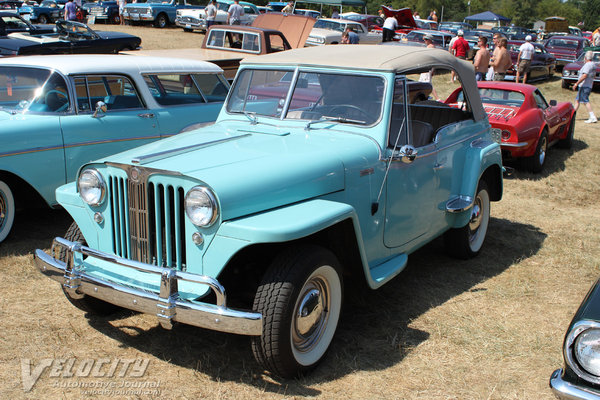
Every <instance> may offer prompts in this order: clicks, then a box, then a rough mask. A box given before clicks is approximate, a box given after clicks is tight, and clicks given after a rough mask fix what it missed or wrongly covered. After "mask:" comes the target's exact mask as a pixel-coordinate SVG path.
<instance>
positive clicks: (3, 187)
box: [0, 181, 15, 243]
mask: <svg viewBox="0 0 600 400" xmlns="http://www.w3.org/2000/svg"><path fill="white" fill-rule="evenodd" d="M14 221H15V198H14V196H13V193H12V191H11V190H10V187H9V186H8V184H6V183H5V182H4V181H0V243H1V242H2V241H3V240H4V239H6V237H7V236H8V234H9V233H10V230H11V229H12V226H13V223H14Z"/></svg>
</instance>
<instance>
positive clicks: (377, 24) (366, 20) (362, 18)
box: [340, 12, 384, 31]
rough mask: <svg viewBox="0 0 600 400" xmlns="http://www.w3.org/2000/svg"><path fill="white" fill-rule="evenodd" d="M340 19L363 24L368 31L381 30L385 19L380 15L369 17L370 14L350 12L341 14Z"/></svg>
mask: <svg viewBox="0 0 600 400" xmlns="http://www.w3.org/2000/svg"><path fill="white" fill-rule="evenodd" d="M340 18H342V19H346V20H350V21H355V22H359V23H361V24H363V25H364V26H365V27H366V28H367V30H369V31H370V30H371V29H373V28H381V27H383V21H384V20H383V18H381V17H380V16H378V15H369V14H358V13H355V12H348V13H343V14H340Z"/></svg>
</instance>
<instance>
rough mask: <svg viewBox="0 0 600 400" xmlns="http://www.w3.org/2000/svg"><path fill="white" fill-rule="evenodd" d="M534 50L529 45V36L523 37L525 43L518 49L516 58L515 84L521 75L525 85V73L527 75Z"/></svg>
mask: <svg viewBox="0 0 600 400" xmlns="http://www.w3.org/2000/svg"><path fill="white" fill-rule="evenodd" d="M534 52H535V48H534V47H533V45H532V44H531V35H527V36H526V37H525V43H523V44H522V45H521V47H519V56H518V57H517V76H516V78H515V82H517V83H519V77H520V76H521V75H523V83H527V73H529V67H530V66H531V60H532V59H533V53H534Z"/></svg>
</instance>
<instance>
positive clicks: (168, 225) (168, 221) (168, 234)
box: [164, 186, 173, 266]
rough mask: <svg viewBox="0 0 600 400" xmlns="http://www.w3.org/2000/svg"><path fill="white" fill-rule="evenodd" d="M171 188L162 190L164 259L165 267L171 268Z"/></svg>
mask: <svg viewBox="0 0 600 400" xmlns="http://www.w3.org/2000/svg"><path fill="white" fill-rule="evenodd" d="M171 189H172V186H167V187H165V188H164V204H165V206H164V212H165V250H166V254H165V258H166V259H167V265H169V266H171V265H172V264H173V250H172V247H171V246H172V240H173V237H172V229H171V216H172V214H171V213H172V209H171V202H170V201H169V200H170V199H169V197H170V192H171Z"/></svg>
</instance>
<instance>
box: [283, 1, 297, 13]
mask: <svg viewBox="0 0 600 400" xmlns="http://www.w3.org/2000/svg"><path fill="white" fill-rule="evenodd" d="M281 12H282V13H284V14H293V13H294V2H293V1H288V3H287V5H286V6H285V7H283V8H282V9H281Z"/></svg>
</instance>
